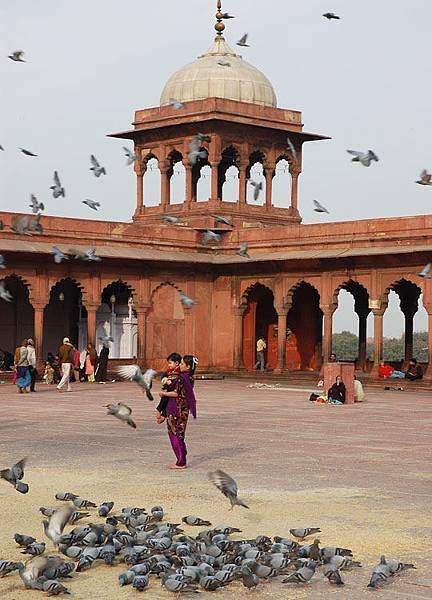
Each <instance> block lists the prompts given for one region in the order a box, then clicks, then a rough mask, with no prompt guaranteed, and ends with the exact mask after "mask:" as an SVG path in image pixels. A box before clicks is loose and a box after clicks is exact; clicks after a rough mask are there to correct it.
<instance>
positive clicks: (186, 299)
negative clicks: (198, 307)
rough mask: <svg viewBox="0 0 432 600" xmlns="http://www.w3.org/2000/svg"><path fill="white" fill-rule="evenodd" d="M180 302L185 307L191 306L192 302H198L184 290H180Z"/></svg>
mask: <svg viewBox="0 0 432 600" xmlns="http://www.w3.org/2000/svg"><path fill="white" fill-rule="evenodd" d="M180 302H181V303H182V304H183V306H184V307H185V308H192V306H193V305H194V304H198V302H197V301H196V300H192V298H189V296H187V295H186V294H185V293H184V292H180Z"/></svg>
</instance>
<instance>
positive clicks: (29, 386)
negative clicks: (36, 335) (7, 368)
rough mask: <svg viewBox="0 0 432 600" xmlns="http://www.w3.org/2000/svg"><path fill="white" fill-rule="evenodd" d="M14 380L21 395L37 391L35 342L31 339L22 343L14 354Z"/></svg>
mask: <svg viewBox="0 0 432 600" xmlns="http://www.w3.org/2000/svg"><path fill="white" fill-rule="evenodd" d="M14 369H15V376H14V380H15V383H16V386H17V388H18V390H19V393H20V394H26V393H28V392H34V391H35V382H36V376H37V371H36V351H35V345H34V341H33V340H32V339H31V338H29V339H25V340H23V341H22V342H21V345H20V346H18V347H17V348H16V350H15V354H14Z"/></svg>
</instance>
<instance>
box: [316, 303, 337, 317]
mask: <svg viewBox="0 0 432 600" xmlns="http://www.w3.org/2000/svg"><path fill="white" fill-rule="evenodd" d="M336 308H337V306H335V305H334V304H320V309H321V310H322V311H323V313H324V314H325V315H326V316H329V317H330V316H332V315H333V313H334V312H335V310H336Z"/></svg>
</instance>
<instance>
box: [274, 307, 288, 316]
mask: <svg viewBox="0 0 432 600" xmlns="http://www.w3.org/2000/svg"><path fill="white" fill-rule="evenodd" d="M275 310H276V312H277V314H278V317H286V315H287V314H288V312H289V308H288V307H287V306H275Z"/></svg>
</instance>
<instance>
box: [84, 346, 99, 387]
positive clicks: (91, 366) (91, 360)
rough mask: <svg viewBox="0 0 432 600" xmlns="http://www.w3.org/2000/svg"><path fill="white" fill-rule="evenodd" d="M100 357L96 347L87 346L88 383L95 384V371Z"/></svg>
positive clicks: (86, 366)
mask: <svg viewBox="0 0 432 600" xmlns="http://www.w3.org/2000/svg"><path fill="white" fill-rule="evenodd" d="M97 360H98V355H97V352H96V349H95V347H94V346H93V344H92V343H90V342H89V343H88V344H87V354H86V359H85V374H86V375H87V381H89V382H90V383H94V380H95V370H96V366H97Z"/></svg>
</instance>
